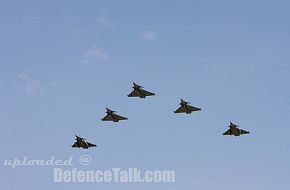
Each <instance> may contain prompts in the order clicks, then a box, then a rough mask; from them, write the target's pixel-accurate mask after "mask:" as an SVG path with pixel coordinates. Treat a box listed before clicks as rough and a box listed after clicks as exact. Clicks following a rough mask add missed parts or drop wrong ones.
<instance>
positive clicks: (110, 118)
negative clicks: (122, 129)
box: [102, 108, 128, 122]
mask: <svg viewBox="0 0 290 190" xmlns="http://www.w3.org/2000/svg"><path fill="white" fill-rule="evenodd" d="M106 110H107V111H106V114H107V115H106V116H105V117H104V118H103V119H102V121H113V122H119V121H120V120H128V118H127V117H123V116H120V115H118V114H115V113H116V111H113V110H110V109H109V108H106Z"/></svg>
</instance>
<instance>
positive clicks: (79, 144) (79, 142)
mask: <svg viewBox="0 0 290 190" xmlns="http://www.w3.org/2000/svg"><path fill="white" fill-rule="evenodd" d="M75 140H76V142H75V143H74V144H73V145H72V147H73V148H83V149H88V148H91V147H96V146H97V145H95V144H91V143H89V142H88V141H87V140H86V139H84V138H82V137H79V136H77V135H76V139H75Z"/></svg>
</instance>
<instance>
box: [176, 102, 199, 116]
mask: <svg viewBox="0 0 290 190" xmlns="http://www.w3.org/2000/svg"><path fill="white" fill-rule="evenodd" d="M189 104H190V103H189V102H186V101H184V100H183V99H181V102H180V104H179V105H180V107H179V108H178V109H177V110H176V111H174V113H186V114H191V113H192V112H194V111H200V110H201V108H197V107H194V106H191V105H189Z"/></svg>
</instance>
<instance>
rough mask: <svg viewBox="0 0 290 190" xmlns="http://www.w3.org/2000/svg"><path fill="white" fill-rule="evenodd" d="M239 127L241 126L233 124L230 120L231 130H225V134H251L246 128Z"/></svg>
mask: <svg viewBox="0 0 290 190" xmlns="http://www.w3.org/2000/svg"><path fill="white" fill-rule="evenodd" d="M238 127H239V126H238V125H236V124H233V123H232V122H230V125H229V130H227V131H226V132H224V133H223V135H234V136H240V135H244V134H249V133H250V132H249V131H245V130H243V129H240V128H238Z"/></svg>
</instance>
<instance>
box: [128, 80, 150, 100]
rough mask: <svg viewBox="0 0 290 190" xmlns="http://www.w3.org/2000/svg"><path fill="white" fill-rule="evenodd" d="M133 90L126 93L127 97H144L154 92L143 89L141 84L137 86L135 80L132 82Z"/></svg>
mask: <svg viewBox="0 0 290 190" xmlns="http://www.w3.org/2000/svg"><path fill="white" fill-rule="evenodd" d="M132 88H133V89H134V90H133V91H132V92H131V93H130V94H129V95H128V97H139V98H146V96H154V95H155V94H154V93H152V92H149V91H146V90H144V89H143V88H144V87H143V86H139V85H138V84H136V83H135V82H133V87H132Z"/></svg>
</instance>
